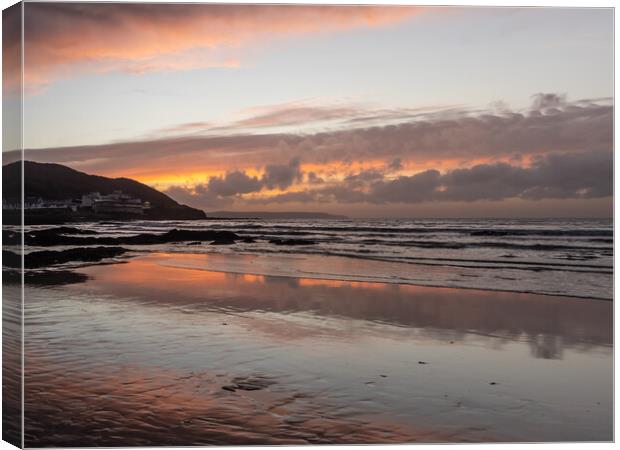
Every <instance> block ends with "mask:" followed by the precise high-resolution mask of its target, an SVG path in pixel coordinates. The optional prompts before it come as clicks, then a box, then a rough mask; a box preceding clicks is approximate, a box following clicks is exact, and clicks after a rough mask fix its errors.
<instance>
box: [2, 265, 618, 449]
mask: <svg viewBox="0 0 620 450" xmlns="http://www.w3.org/2000/svg"><path fill="white" fill-rule="evenodd" d="M206 258H207V256H206V255H204V254H202V255H193V254H165V253H159V254H158V253H155V254H150V255H146V256H139V257H136V258H133V259H128V260H127V261H126V262H124V263H120V264H106V265H95V266H90V267H83V268H80V269H78V270H77V271H78V272H80V273H83V274H85V275H87V276H88V277H89V278H88V281H86V282H85V283H77V284H71V285H66V286H56V287H40V286H39V287H37V286H27V287H26V293H25V294H26V298H27V299H28V301H27V302H26V306H25V307H26V311H25V314H26V323H25V333H26V346H25V364H26V390H25V403H26V404H25V412H26V417H25V423H26V434H25V441H26V445H27V446H54V445H63V446H67V445H74V446H86V445H97V446H121V445H194V444H196V445H198V444H203V445H209V444H265V445H268V444H283V443H289V444H303V443H407V442H482V441H483V442H489V441H500V442H506V441H511V442H512V441H609V440H611V439H612V399H611V397H610V396H609V393H610V392H611V391H612V383H613V380H612V356H613V348H612V339H613V328H612V302H609V301H603V300H591V299H576V298H569V297H554V296H544V295H533V294H523V293H510V292H492V291H480V290H473V289H450V288H435V287H420V286H415V285H402V284H395V283H392V284H387V283H376V282H360V281H343V280H325V279H320V278H294V277H285V276H265V275H257V274H251V273H245V274H241V273H230V272H226V271H217V270H213V265H209V266H208V265H206V264H204V260H205V259H206ZM227 258H229V259H230V260H229V261H223V263H224V262H225V263H226V264H223V265H222V266H223V267H230V266H231V265H235V264H237V265H238V264H241V263H242V262H241V260H239V258H243V257H242V256H236V255H229V256H228V257H227ZM235 258H237V259H238V260H235ZM211 264H213V263H212V262H211ZM205 267H208V268H209V270H205V269H204V268H205ZM5 289H6V290H8V291H10V290H11V289H17V287H5ZM9 294H10V292H9Z"/></svg>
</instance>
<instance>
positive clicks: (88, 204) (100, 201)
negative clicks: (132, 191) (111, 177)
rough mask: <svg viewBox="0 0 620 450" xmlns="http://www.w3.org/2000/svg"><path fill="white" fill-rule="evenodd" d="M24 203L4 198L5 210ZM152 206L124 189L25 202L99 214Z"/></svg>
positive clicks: (135, 212) (39, 208) (52, 209)
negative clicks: (62, 198) (106, 192)
mask: <svg viewBox="0 0 620 450" xmlns="http://www.w3.org/2000/svg"><path fill="white" fill-rule="evenodd" d="M21 208H22V204H21V202H20V201H19V199H15V200H13V199H5V198H3V199H2V209H3V210H19V209H21ZM150 208H151V205H150V203H149V202H147V201H142V199H140V198H136V197H133V196H131V195H128V194H124V193H123V191H114V192H112V193H111V194H105V195H104V194H101V193H99V192H91V193H89V194H85V195H82V197H81V198H79V199H66V200H47V199H44V198H42V197H26V198H25V199H24V203H23V209H24V210H36V211H42V212H43V211H48V212H55V211H57V212H69V211H72V212H92V213H97V214H114V213H121V214H133V215H143V214H144V212H145V211H146V210H148V209H150Z"/></svg>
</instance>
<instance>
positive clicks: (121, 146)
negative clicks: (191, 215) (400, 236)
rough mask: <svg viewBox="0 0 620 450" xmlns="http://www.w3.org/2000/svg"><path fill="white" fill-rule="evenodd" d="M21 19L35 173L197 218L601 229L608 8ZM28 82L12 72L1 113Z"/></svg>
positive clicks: (606, 164)
mask: <svg viewBox="0 0 620 450" xmlns="http://www.w3.org/2000/svg"><path fill="white" fill-rule="evenodd" d="M24 14H25V16H24V26H25V29H24V61H25V62H24V74H23V79H24V85H23V93H24V94H23V95H24V124H23V126H24V148H25V149H26V150H25V158H26V159H28V160H35V161H41V162H56V163H60V164H65V165H68V166H70V167H72V168H75V169H77V170H81V171H84V172H87V173H92V174H98V175H104V176H110V177H129V178H133V179H136V180H138V181H141V182H143V183H146V184H148V185H150V186H153V187H155V188H157V189H160V190H162V191H164V192H166V193H167V194H168V195H170V196H171V197H173V198H174V199H176V200H178V201H179V202H181V203H185V204H188V205H191V206H194V207H198V208H202V209H205V210H207V211H209V210H223V209H225V210H234V211H244V210H245V211H248V210H251V211H258V210H260V211H291V210H302V211H321V212H331V213H338V214H345V215H350V216H353V217H475V216H483V217H543V216H556V217H610V216H611V214H612V206H613V201H612V193H613V174H612V171H613V169H612V166H613V165H612V160H613V125H612V123H613V97H612V96H613V44H612V42H613V10H612V9H600V8H599V9H588V8H490V7H477V8H474V7H406V6H392V7H390V6H301V5H293V6H290V5H289V6H283V5H275V6H274V5H272V6H269V5H204V4H203V5H200V4H150V5H149V4H122V3H116V4H114V3H108V4H86V3H82V4H81V3H71V4H68V3H67V4H63V3H26V4H25V7H24ZM7 23H8V20H7V18H6V17H5V21H4V28H5V29H7ZM8 25H9V27H8V29H11V27H10V25H11V24H10V23H9V24H8ZM6 41H7V40H6V39H5V43H4V45H5V52H6V53H7V54H11V53H10V51H9V52H7V50H11V49H10V48H8V47H7V46H8V45H9V44H7V42H6ZM5 65H6V63H5ZM20 79H21V77H20V74H19V72H18V71H16V72H15V73H10V72H7V71H6V70H5V76H4V83H3V92H4V97H5V103H6V104H8V105H10V104H11V102H12V101H13V102H18V100H19V95H20V92H21V88H22V86H21V83H20ZM18 146H19V144H18V143H17V142H10V141H9V142H7V141H6V140H5V143H4V147H5V150H6V149H12V148H18Z"/></svg>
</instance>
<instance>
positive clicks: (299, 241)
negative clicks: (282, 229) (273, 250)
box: [269, 239, 316, 245]
mask: <svg viewBox="0 0 620 450" xmlns="http://www.w3.org/2000/svg"><path fill="white" fill-rule="evenodd" d="M269 243H270V244H275V245H314V244H316V242H315V241H311V240H309V239H271V240H270V241H269Z"/></svg>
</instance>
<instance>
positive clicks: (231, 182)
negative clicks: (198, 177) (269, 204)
mask: <svg viewBox="0 0 620 450" xmlns="http://www.w3.org/2000/svg"><path fill="white" fill-rule="evenodd" d="M197 187H199V188H200V189H202V190H203V191H204V192H207V191H208V192H210V193H212V194H214V195H216V196H219V197H230V196H233V195H238V194H247V193H250V192H257V191H260V190H261V189H262V188H263V182H262V181H261V180H259V179H258V178H256V177H250V176H248V175H246V174H245V173H244V172H240V171H234V172H228V173H227V174H226V175H225V176H223V177H211V178H209V182H208V184H207V187H206V189H205V187H204V185H198V186H197Z"/></svg>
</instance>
